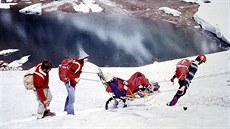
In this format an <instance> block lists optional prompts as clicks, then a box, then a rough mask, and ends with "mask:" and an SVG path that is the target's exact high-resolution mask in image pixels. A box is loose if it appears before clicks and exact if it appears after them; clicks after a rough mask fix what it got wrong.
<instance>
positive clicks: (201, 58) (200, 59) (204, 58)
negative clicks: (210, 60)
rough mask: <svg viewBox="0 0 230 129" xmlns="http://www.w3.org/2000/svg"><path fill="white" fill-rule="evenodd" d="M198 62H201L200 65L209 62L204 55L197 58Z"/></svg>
mask: <svg viewBox="0 0 230 129" xmlns="http://www.w3.org/2000/svg"><path fill="white" fill-rule="evenodd" d="M196 60H197V61H198V62H200V64H201V63H203V62H204V63H205V62H206V60H207V58H206V56H205V55H204V54H199V55H198V56H197V57H196Z"/></svg>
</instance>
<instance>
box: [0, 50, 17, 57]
mask: <svg viewBox="0 0 230 129" xmlns="http://www.w3.org/2000/svg"><path fill="white" fill-rule="evenodd" d="M18 50H19V49H6V50H1V51H0V56H1V55H7V54H11V53H14V52H17V51H18Z"/></svg>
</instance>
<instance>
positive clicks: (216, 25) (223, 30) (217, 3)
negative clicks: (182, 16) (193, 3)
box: [194, 0, 230, 44]
mask: <svg viewBox="0 0 230 129" xmlns="http://www.w3.org/2000/svg"><path fill="white" fill-rule="evenodd" d="M199 4H200V7H199V9H198V11H197V13H196V14H195V15H194V19H195V20H196V22H197V23H198V24H200V25H201V26H202V28H203V29H205V30H208V31H210V32H212V33H214V34H216V35H217V37H219V38H221V39H223V40H224V41H225V42H227V43H229V44H230V1H229V0H211V3H204V2H200V3H199Z"/></svg>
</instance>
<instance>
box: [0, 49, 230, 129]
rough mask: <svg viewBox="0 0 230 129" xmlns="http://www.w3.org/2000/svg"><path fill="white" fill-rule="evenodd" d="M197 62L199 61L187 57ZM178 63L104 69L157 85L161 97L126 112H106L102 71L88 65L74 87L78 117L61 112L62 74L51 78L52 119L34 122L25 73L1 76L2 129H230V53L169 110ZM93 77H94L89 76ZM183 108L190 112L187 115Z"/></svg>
mask: <svg viewBox="0 0 230 129" xmlns="http://www.w3.org/2000/svg"><path fill="white" fill-rule="evenodd" d="M189 58H190V59H194V58H195V57H189ZM178 60H179V59H176V60H171V61H166V62H161V63H154V64H150V65H146V66H142V67H131V68H130V67H128V68H119V67H103V68H101V69H102V71H103V72H104V73H105V72H110V73H111V74H113V75H115V76H118V77H121V78H123V79H128V78H129V77H130V76H131V75H132V74H133V73H134V72H136V71H140V72H142V73H144V74H145V75H146V76H147V78H149V79H150V80H155V81H158V82H159V84H160V86H161V88H160V91H161V93H159V94H157V95H156V96H155V97H151V96H150V97H148V98H145V99H138V100H134V101H132V102H129V103H128V107H127V108H122V109H113V110H105V109H104V105H105V102H106V100H107V99H108V98H109V97H110V95H109V94H108V93H106V92H105V88H104V86H103V85H102V83H101V82H99V78H98V76H97V75H96V74H94V72H98V67H97V66H96V65H94V64H92V63H87V64H86V65H85V67H84V69H83V71H85V73H82V75H81V78H86V79H92V80H96V81H89V80H84V79H81V80H80V82H79V84H78V85H77V86H76V102H75V111H76V115H75V116H69V115H66V113H65V112H63V107H64V102H65V99H66V95H67V94H66V89H65V87H64V84H63V83H62V82H61V81H59V78H58V69H57V68H54V69H52V70H51V72H50V89H51V92H52V94H53V100H52V102H51V105H50V107H51V109H52V111H55V112H56V113H57V116H55V117H53V118H45V119H42V120H37V119H36V115H33V114H36V109H37V102H36V98H35V95H34V93H33V92H32V91H26V90H25V88H24V86H23V82H22V78H23V75H24V74H25V71H2V72H0V79H2V80H1V81H0V93H1V94H0V114H1V117H0V128H1V129H15V128H21V129H42V128H45V129H60V128H62V129H63V128H64V129H68V128H72V129H96V128H100V129H108V128H110V129H148V128H149V129H228V128H230V123H229V119H230V118H229V116H230V103H229V102H230V101H229V100H230V96H229V95H230V94H229V92H230V78H229V75H230V66H229V64H228V63H229V61H230V51H225V52H219V53H215V54H209V55H207V62H206V63H205V64H202V65H201V66H200V67H199V70H198V72H197V74H196V76H195V78H194V80H193V81H192V83H191V85H190V87H189V89H188V92H187V94H186V95H185V96H183V97H182V98H181V99H180V101H179V103H178V105H176V106H174V107H167V106H166V105H165V104H166V103H167V102H168V101H170V100H171V98H172V97H173V95H174V94H175V92H176V89H177V88H178V84H177V83H175V84H174V85H172V83H171V82H170V81H169V79H170V77H171V76H172V75H173V74H174V70H175V65H176V63H177V61H178ZM87 72H93V73H87ZM183 106H187V107H188V110H186V111H184V110H183V108H182V107H183Z"/></svg>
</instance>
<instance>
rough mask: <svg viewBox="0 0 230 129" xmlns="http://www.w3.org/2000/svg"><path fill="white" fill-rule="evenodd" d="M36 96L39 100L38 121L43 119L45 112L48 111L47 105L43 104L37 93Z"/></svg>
mask: <svg viewBox="0 0 230 129" xmlns="http://www.w3.org/2000/svg"><path fill="white" fill-rule="evenodd" d="M34 94H35V96H36V98H37V101H38V108H37V119H41V118H42V117H43V115H44V111H45V110H46V108H45V105H44V104H43V102H42V101H41V100H40V98H39V96H38V94H37V91H34Z"/></svg>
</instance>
